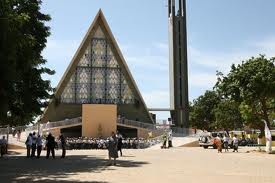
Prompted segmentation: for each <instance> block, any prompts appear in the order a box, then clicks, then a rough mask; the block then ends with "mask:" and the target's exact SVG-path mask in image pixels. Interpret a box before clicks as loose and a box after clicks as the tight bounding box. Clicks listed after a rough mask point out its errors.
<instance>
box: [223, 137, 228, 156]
mask: <svg viewBox="0 0 275 183" xmlns="http://www.w3.org/2000/svg"><path fill="white" fill-rule="evenodd" d="M228 141H229V138H228V136H227V135H224V137H223V146H224V151H225V152H226V151H228Z"/></svg>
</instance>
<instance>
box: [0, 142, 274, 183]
mask: <svg viewBox="0 0 275 183" xmlns="http://www.w3.org/2000/svg"><path fill="white" fill-rule="evenodd" d="M251 149H253V148H241V149H240V152H239V153H232V152H230V153H222V154H218V153H217V151H216V150H213V149H206V150H205V149H203V148H199V147H198V148H188V147H186V148H172V149H162V150H161V149H158V150H124V155H125V156H124V157H120V158H119V160H118V166H115V167H114V166H111V167H108V166H105V165H106V163H107V156H106V155H107V151H105V150H97V151H80V150H74V151H68V154H69V157H68V158H67V159H60V158H56V159H49V160H46V159H45V157H43V158H41V159H27V158H25V157H24V156H25V154H20V155H16V156H13V157H8V158H7V157H5V158H4V159H0V165H1V166H0V172H1V174H0V180H1V182H26V183H29V182H33V181H34V182H39V183H48V182H53V183H80V182H84V183H129V182H131V183H141V182H142V183H154V182H158V183H167V182H173V183H182V182H188V183H202V182H203V183H213V182H217V181H218V180H221V181H222V182H223V183H232V182H235V183H274V182H275V174H274V170H275V169H274V165H275V155H267V154H260V153H246V151H247V150H251ZM24 153H25V152H24ZM60 153H61V152H60V151H58V152H57V154H58V155H60ZM42 154H43V156H45V151H43V152H42Z"/></svg>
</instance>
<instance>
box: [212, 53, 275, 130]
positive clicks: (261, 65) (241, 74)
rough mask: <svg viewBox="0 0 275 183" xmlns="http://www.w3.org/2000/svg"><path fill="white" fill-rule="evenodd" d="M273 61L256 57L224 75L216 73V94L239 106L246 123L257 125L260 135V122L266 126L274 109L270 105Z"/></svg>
mask: <svg viewBox="0 0 275 183" xmlns="http://www.w3.org/2000/svg"><path fill="white" fill-rule="evenodd" d="M274 60H275V59H274V58H270V59H268V58H266V57H265V56H264V55H259V56H258V57H252V58H250V59H248V60H247V61H243V62H242V64H238V65H237V66H236V65H234V64H233V65H232V66H231V70H230V72H229V74H228V75H227V76H224V75H223V74H222V73H218V74H217V75H218V82H217V84H216V88H217V91H218V92H219V93H220V94H221V95H222V96H223V97H224V98H228V99H232V100H234V101H235V102H238V103H240V104H241V106H240V109H241V113H242V116H243V117H244V118H245V119H246V124H248V125H249V126H257V127H259V128H260V129H261V130H262V132H263V128H264V124H263V123H262V122H260V120H261V119H264V120H265V121H266V122H267V124H268V126H269V127H270V120H271V119H270V116H271V113H272V112H274V109H275V108H274V105H273V102H272V101H274V97H275V65H274ZM259 124H260V125H259Z"/></svg>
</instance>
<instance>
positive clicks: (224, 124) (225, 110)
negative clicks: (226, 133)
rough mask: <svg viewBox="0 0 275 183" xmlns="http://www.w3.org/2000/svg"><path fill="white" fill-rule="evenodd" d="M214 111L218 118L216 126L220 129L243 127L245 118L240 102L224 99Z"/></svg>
mask: <svg viewBox="0 0 275 183" xmlns="http://www.w3.org/2000/svg"><path fill="white" fill-rule="evenodd" d="M214 111H215V118H216V121H215V126H216V127H217V128H218V129H225V130H234V129H238V128H242V127H243V119H242V117H241V114H240V110H239V104H238V103H236V102H234V101H230V100H222V101H221V102H220V103H219V104H218V105H217V107H216V108H215V109H214Z"/></svg>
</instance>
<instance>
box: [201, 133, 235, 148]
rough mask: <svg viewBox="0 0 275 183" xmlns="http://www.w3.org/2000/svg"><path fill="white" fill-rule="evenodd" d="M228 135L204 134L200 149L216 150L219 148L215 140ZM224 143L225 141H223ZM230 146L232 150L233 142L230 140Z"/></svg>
mask: <svg viewBox="0 0 275 183" xmlns="http://www.w3.org/2000/svg"><path fill="white" fill-rule="evenodd" d="M226 134H227V133H226V132H223V131H222V132H208V133H204V134H202V135H201V136H200V137H199V145H200V147H203V148H205V149H207V148H208V147H213V148H214V149H216V148H217V145H216V144H215V138H217V137H218V136H219V137H224V136H225V135H226ZM222 141H223V140H222ZM228 145H229V147H230V148H232V147H233V140H232V139H231V138H229V141H228Z"/></svg>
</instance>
